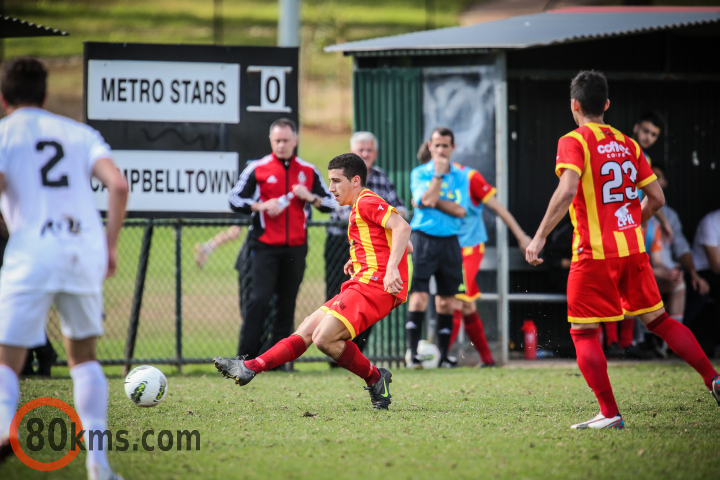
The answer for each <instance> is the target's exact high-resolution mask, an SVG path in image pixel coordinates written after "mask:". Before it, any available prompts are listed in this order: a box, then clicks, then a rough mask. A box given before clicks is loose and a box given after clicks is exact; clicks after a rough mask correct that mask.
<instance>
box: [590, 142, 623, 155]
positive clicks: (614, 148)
mask: <svg viewBox="0 0 720 480" xmlns="http://www.w3.org/2000/svg"><path fill="white" fill-rule="evenodd" d="M597 151H598V153H607V154H610V153H622V154H625V155H628V156H629V155H630V149H629V148H627V147H625V146H624V145H620V144H619V143H618V142H615V141H613V142H610V143H608V144H607V145H598V147H597Z"/></svg>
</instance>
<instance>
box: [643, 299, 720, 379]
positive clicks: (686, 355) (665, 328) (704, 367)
mask: <svg viewBox="0 0 720 480" xmlns="http://www.w3.org/2000/svg"><path fill="white" fill-rule="evenodd" d="M647 328H648V330H650V331H651V332H653V333H654V334H656V335H657V336H659V337H660V338H662V339H663V340H665V343H667V344H668V347H670V349H671V350H672V351H673V352H675V353H676V354H677V355H678V356H679V357H680V358H682V359H683V360H685V361H686V362H687V363H688V364H689V365H690V366H691V367H693V368H694V369H695V370H696V371H697V372H698V373H699V374H700V376H702V378H703V381H704V382H705V386H706V387H707V388H708V389H709V388H711V386H710V383H711V382H712V379H713V378H714V377H715V376H717V374H718V372H716V371H715V369H714V368H713V366H712V365H711V364H710V360H708V358H707V356H706V355H705V352H703V351H702V348H700V344H699V343H698V341H697V339H696V338H695V335H693V334H692V332H691V331H690V329H689V328H687V327H686V326H685V325H683V324H682V323H680V322H678V321H677V320H673V319H672V318H670V316H669V315H668V314H667V312H665V313H663V314H662V315H660V316H659V317H658V318H656V319H655V320H653V321H652V322H650V323H649V324H648V325H647Z"/></svg>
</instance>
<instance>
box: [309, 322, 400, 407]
mask: <svg viewBox="0 0 720 480" xmlns="http://www.w3.org/2000/svg"><path fill="white" fill-rule="evenodd" d="M351 340H352V335H351V334H350V332H349V331H348V327H346V326H345V324H344V323H343V322H341V321H340V320H338V319H337V318H335V317H334V316H332V315H326V316H325V318H323V320H322V322H320V325H319V326H318V328H317V329H316V330H315V332H314V334H313V342H314V343H315V346H316V347H317V348H318V350H320V351H321V352H323V353H324V354H325V355H328V356H329V357H331V358H334V359H335V361H336V362H337V364H338V365H340V366H341V367H343V368H345V369H346V370H349V371H350V372H352V373H354V374H355V375H357V376H358V377H360V378H362V379H363V380H365V383H366V384H367V386H366V387H365V390H368V391H369V392H370V400H371V401H372V404H373V408H374V409H375V410H387V409H388V406H389V405H390V403H391V401H390V399H391V398H392V395H390V389H389V387H388V384H390V383H391V382H392V373H390V371H389V370H387V369H386V368H377V367H375V366H374V365H373V364H371V363H370V360H368V359H367V357H365V356H364V355H363V354H362V352H361V351H360V349H359V348H358V346H357V345H355V343H353V342H352V341H351Z"/></svg>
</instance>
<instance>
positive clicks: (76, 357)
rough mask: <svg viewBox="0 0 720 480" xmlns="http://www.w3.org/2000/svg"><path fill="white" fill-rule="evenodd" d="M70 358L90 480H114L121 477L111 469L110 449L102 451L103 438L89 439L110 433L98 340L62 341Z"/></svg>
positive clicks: (105, 382) (104, 380)
mask: <svg viewBox="0 0 720 480" xmlns="http://www.w3.org/2000/svg"><path fill="white" fill-rule="evenodd" d="M63 342H64V343H65V350H66V351H67V356H68V366H69V367H70V376H71V377H72V380H73V397H74V400H75V410H76V411H77V413H78V415H79V416H80V421H81V422H82V424H83V429H84V430H85V435H84V437H85V445H87V456H86V457H85V466H86V467H87V471H88V478H89V479H90V480H115V479H120V478H121V477H120V476H118V475H117V474H115V473H114V472H113V471H112V469H111V468H110V464H109V463H108V459H107V445H106V444H103V447H102V448H100V442H101V441H102V435H93V436H91V435H90V432H91V431H100V432H103V431H105V430H106V429H107V411H108V383H107V378H105V373H104V372H103V370H102V367H101V366H100V363H98V361H97V356H96V345H97V337H89V338H84V339H79V340H73V339H69V338H63Z"/></svg>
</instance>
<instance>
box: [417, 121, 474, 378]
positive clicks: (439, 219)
mask: <svg viewBox="0 0 720 480" xmlns="http://www.w3.org/2000/svg"><path fill="white" fill-rule="evenodd" d="M428 148H429V150H430V153H431V154H432V160H431V161H430V162H428V163H427V164H425V165H421V166H419V167H415V168H414V169H413V171H412V173H411V177H410V188H411V190H412V194H413V202H414V203H415V205H417V206H418V208H417V209H416V210H415V215H414V216H413V219H412V222H411V224H410V225H411V226H412V228H413V233H412V243H413V246H414V248H415V250H414V252H413V258H412V262H413V272H412V280H411V282H410V299H409V302H408V317H407V323H406V324H405V328H406V329H407V335H408V340H409V343H410V353H411V359H410V362H409V363H408V367H409V368H422V367H421V362H422V360H423V359H421V358H419V357H418V350H417V349H418V343H419V342H420V338H421V336H422V324H423V322H424V319H425V310H426V308H427V303H428V295H429V291H430V277H432V276H435V280H436V282H437V296H436V297H435V306H436V310H437V313H438V320H437V337H438V347H439V349H440V354H441V358H440V366H441V367H447V366H453V362H451V361H450V359H448V358H447V354H448V349H449V346H450V338H451V336H452V328H453V311H454V310H456V309H457V302H458V300H456V299H455V295H457V294H458V293H460V286H461V285H462V283H463V277H462V252H461V250H460V243H459V241H458V234H459V233H460V229H461V228H462V218H464V217H465V214H466V207H467V202H468V201H469V198H468V190H469V184H468V177H467V173H466V172H464V171H462V170H461V169H459V168H458V167H456V166H455V165H453V164H452V162H450V157H451V155H452V152H453V150H455V137H454V135H453V132H452V131H451V130H450V129H448V128H444V127H439V128H436V129H435V130H434V131H433V133H432V136H431V137H430V142H429V144H428ZM440 202H443V209H442V210H441V209H440V208H439V204H440ZM443 210H444V211H443ZM445 212H451V213H445Z"/></svg>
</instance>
